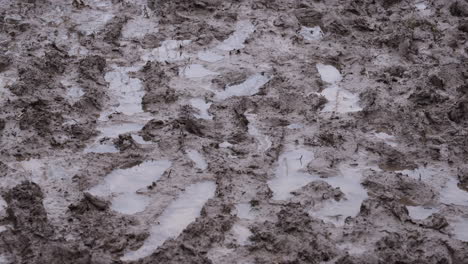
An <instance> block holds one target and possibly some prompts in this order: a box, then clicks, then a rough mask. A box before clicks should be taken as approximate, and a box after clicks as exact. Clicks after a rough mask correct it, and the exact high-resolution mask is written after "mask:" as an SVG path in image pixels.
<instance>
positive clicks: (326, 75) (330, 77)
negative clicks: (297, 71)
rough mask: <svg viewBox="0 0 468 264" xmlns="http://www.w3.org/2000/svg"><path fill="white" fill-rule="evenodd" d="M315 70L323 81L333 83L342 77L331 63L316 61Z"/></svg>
mask: <svg viewBox="0 0 468 264" xmlns="http://www.w3.org/2000/svg"><path fill="white" fill-rule="evenodd" d="M317 70H318V72H319V74H320V78H321V79H322V81H324V82H327V83H330V84H333V83H337V82H340V81H341V80H342V79H343V77H341V74H340V72H339V71H338V69H337V68H335V67H333V66H331V65H325V64H322V63H317Z"/></svg>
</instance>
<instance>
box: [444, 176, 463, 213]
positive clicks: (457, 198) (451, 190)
mask: <svg viewBox="0 0 468 264" xmlns="http://www.w3.org/2000/svg"><path fill="white" fill-rule="evenodd" d="M440 202H441V203H444V204H457V205H463V206H468V192H466V191H464V190H462V189H460V188H458V180H457V179H456V178H455V177H449V178H448V179H447V182H446V183H445V186H443V187H442V190H440Z"/></svg>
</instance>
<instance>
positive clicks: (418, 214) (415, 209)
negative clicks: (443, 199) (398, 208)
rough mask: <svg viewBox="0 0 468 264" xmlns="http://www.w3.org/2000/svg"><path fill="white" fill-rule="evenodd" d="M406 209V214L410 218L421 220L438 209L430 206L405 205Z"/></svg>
mask: <svg viewBox="0 0 468 264" xmlns="http://www.w3.org/2000/svg"><path fill="white" fill-rule="evenodd" d="M406 209H408V214H409V216H410V217H411V218H413V219H417V220H422V219H426V218H428V217H429V216H431V215H432V214H434V213H437V212H438V211H439V210H438V209H436V208H430V207H425V206H408V205H407V206H406Z"/></svg>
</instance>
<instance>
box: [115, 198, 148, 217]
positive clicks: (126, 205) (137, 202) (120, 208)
mask: <svg viewBox="0 0 468 264" xmlns="http://www.w3.org/2000/svg"><path fill="white" fill-rule="evenodd" d="M149 202H150V198H149V197H147V196H144V195H139V194H136V193H123V194H120V195H117V196H116V197H114V198H113V199H112V204H111V206H110V208H111V209H112V210H114V211H116V212H120V213H122V214H135V213H138V212H143V211H144V210H145V208H146V206H147V205H148V204H149Z"/></svg>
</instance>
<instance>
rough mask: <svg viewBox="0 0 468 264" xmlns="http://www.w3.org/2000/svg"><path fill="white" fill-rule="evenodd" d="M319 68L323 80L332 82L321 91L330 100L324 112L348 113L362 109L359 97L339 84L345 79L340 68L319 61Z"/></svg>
mask: <svg viewBox="0 0 468 264" xmlns="http://www.w3.org/2000/svg"><path fill="white" fill-rule="evenodd" d="M317 70H318V72H319V74H320V78H321V79H322V81H324V82H326V83H329V84H330V85H329V86H328V87H327V88H325V89H324V90H323V91H322V92H321V93H320V94H321V95H323V96H324V97H325V98H327V100H328V102H327V103H326V104H325V107H324V108H323V110H322V112H338V113H347V112H356V111H361V110H362V109H361V107H360V106H359V97H358V96H357V95H355V94H353V93H350V92H348V91H346V90H344V89H341V88H340V87H339V86H338V84H337V83H338V82H340V81H341V80H342V79H343V77H342V76H341V74H340V72H339V71H338V69H336V68H335V67H333V66H331V65H325V64H321V63H318V64H317Z"/></svg>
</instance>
